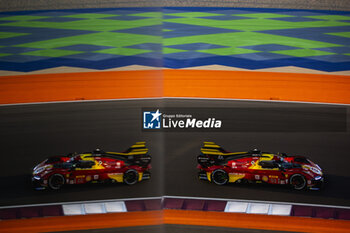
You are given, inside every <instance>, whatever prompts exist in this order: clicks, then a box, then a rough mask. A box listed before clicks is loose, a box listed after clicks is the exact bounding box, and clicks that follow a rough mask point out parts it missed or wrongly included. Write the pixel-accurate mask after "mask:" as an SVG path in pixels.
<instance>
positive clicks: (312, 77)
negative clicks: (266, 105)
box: [164, 70, 350, 104]
mask: <svg viewBox="0 0 350 233" xmlns="http://www.w3.org/2000/svg"><path fill="white" fill-rule="evenodd" d="M164 96H166V97H201V98H229V99H231V98H232V99H258V100H286V101H304V102H324V103H343V104H350V76H340V75H324V74H296V73H273V72H253V71H218V70H215V71H208V70H206V71H204V70H164Z"/></svg>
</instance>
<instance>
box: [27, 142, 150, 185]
mask: <svg viewBox="0 0 350 233" xmlns="http://www.w3.org/2000/svg"><path fill="white" fill-rule="evenodd" d="M150 162H151V156H150V155H149V154H148V149H147V148H146V144H145V142H137V143H135V144H134V145H132V146H131V147H130V148H129V149H128V150H126V151H124V152H104V151H102V150H100V149H96V150H95V151H93V152H87V153H82V154H77V153H73V154H69V155H67V156H53V157H49V158H48V159H46V160H44V161H43V162H41V163H40V164H38V165H37V166H35V167H34V169H33V174H32V183H33V185H34V188H35V189H45V188H49V189H53V190H58V189H60V188H61V187H62V186H63V185H66V184H84V183H115V182H118V183H125V184H128V185H133V184H136V183H137V182H140V181H142V180H146V179H149V178H150V176H151V174H150V169H151V164H150Z"/></svg>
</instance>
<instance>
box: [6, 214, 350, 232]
mask: <svg viewBox="0 0 350 233" xmlns="http://www.w3.org/2000/svg"><path fill="white" fill-rule="evenodd" d="M161 224H181V225H197V226H213V227H229V228H243V229H261V230H275V231H294V232H310V233H329V232H332V233H345V232H349V229H350V221H345V220H332V219H316V218H302V217H288V216H269V215H257V214H236V213H224V212H205V211H188V210H163V211H146V212H128V213H115V214H92V215H79V216H62V217H47V218H33V219H19V220H4V221H0V232H4V233H5V232H6V233H22V232H27V233H32V232H55V231H72V230H86V229H104V228H116V227H130V226H151V225H161Z"/></svg>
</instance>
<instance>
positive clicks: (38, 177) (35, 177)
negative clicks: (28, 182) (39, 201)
mask: <svg viewBox="0 0 350 233" xmlns="http://www.w3.org/2000/svg"><path fill="white" fill-rule="evenodd" d="M33 179H34V180H40V179H41V178H40V176H33Z"/></svg>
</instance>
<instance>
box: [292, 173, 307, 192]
mask: <svg viewBox="0 0 350 233" xmlns="http://www.w3.org/2000/svg"><path fill="white" fill-rule="evenodd" d="M290 184H291V185H292V187H293V189H295V190H303V189H305V188H306V179H305V177H304V176H303V175H300V174H294V175H292V176H291V177H290Z"/></svg>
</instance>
